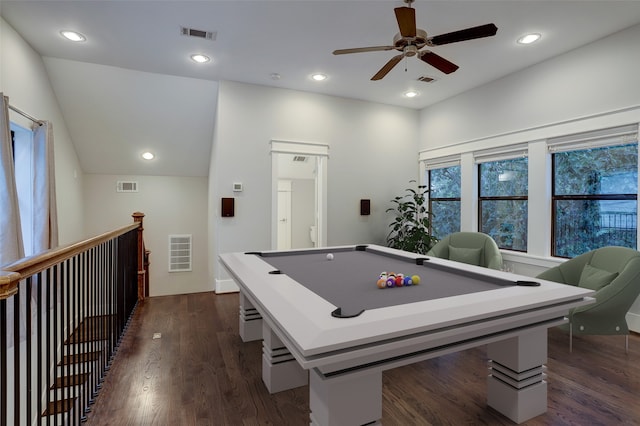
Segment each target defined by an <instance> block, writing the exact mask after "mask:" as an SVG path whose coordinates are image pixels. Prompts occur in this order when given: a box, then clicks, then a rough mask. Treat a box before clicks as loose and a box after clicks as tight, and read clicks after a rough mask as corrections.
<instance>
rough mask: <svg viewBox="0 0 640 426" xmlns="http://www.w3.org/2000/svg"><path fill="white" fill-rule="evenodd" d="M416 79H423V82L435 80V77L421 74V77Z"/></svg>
mask: <svg viewBox="0 0 640 426" xmlns="http://www.w3.org/2000/svg"><path fill="white" fill-rule="evenodd" d="M418 81H423V82H425V83H431V82H433V81H436V79H435V78H433V77H429V76H426V75H423V76H422V77H420V78H418Z"/></svg>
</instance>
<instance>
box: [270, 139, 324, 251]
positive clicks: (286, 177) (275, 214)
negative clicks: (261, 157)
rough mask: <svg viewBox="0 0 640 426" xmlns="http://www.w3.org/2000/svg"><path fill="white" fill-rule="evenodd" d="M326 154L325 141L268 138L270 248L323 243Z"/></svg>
mask: <svg viewBox="0 0 640 426" xmlns="http://www.w3.org/2000/svg"><path fill="white" fill-rule="evenodd" d="M328 156H329V146H328V145H327V144H315V143H309V142H288V141H279V140H271V188H272V193H271V247H272V249H275V250H285V249H287V248H292V249H296V248H311V247H324V246H325V244H326V241H327V159H328ZM284 181H288V184H284V183H281V182H284ZM284 185H288V187H287V186H284ZM281 206H282V207H281ZM285 212H286V213H285Z"/></svg>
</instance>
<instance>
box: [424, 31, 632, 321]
mask: <svg viewBox="0 0 640 426" xmlns="http://www.w3.org/2000/svg"><path fill="white" fill-rule="evenodd" d="M638 41H640V25H635V26H633V27H631V28H628V29H626V30H624V31H621V32H619V33H616V34H613V35H611V36H609V37H606V38H604V39H601V40H599V41H596V42H594V43H591V44H589V45H587V46H584V47H581V48H579V49H575V50H573V51H571V52H569V53H567V54H564V55H561V56H558V57H555V58H553V59H550V60H548V61H545V62H543V63H540V64H537V65H535V66H532V67H530V68H528V69H525V70H523V71H521V72H518V73H515V74H511V75H509V76H506V77H504V78H502V79H500V80H497V81H494V82H492V83H489V84H487V85H484V86H481V87H479V88H477V89H474V90H471V91H468V92H465V93H463V94H461V95H459V96H456V97H454V98H451V99H448V100H445V101H443V102H440V103H438V104H435V105H433V106H431V107H429V108H426V109H424V110H422V111H421V112H420V129H419V138H420V140H419V150H420V151H421V157H422V158H438V157H443V156H447V155H456V154H461V155H462V159H463V167H465V164H466V166H467V168H469V167H472V163H473V160H472V155H471V153H472V152H473V151H474V150H480V149H486V148H489V147H496V146H500V145H503V146H508V145H511V144H517V143H523V142H524V143H527V145H528V151H529V175H530V177H529V192H530V200H529V222H530V223H529V235H530V239H529V249H528V253H527V254H525V255H521V254H517V253H508V252H505V255H504V257H505V260H507V262H508V263H509V266H510V267H512V268H513V269H514V270H515V271H516V272H519V273H523V274H527V275H536V274H537V273H539V272H541V271H542V270H544V269H546V268H548V267H550V266H553V265H555V264H557V263H558V262H559V259H552V258H550V257H549V251H550V250H549V245H550V243H549V241H550V238H551V236H550V228H551V226H550V218H551V213H550V212H551V210H550V205H549V201H548V200H549V196H550V195H549V194H550V193H549V188H550V182H549V181H548V179H549V173H548V170H550V168H549V167H550V165H549V155H548V154H547V152H546V145H545V140H546V139H547V138H549V137H554V136H562V135H568V134H572V133H577V132H584V131H589V130H595V129H602V128H607V127H614V126H620V125H625V124H632V123H638V122H640V85H638V83H637V75H638V69H640V53H639V52H640V50H639V49H638ZM470 158H471V160H469V159H470ZM470 164H471V166H469V165H470ZM462 197H463V198H465V197H467V198H471V199H473V198H474V195H473V190H472V189H469V188H463V195H462ZM471 216H474V219H473V220H475V217H477V215H473V214H471ZM469 217H470V216H469ZM628 322H629V325H630V326H632V327H633V328H634V330H636V331H640V300H638V301H637V302H636V304H635V305H634V307H632V309H631V311H630V314H629V315H628ZM633 324H635V325H633Z"/></svg>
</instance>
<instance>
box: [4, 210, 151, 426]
mask: <svg viewBox="0 0 640 426" xmlns="http://www.w3.org/2000/svg"><path fill="white" fill-rule="evenodd" d="M143 217H144V214H142V213H138V212H136V213H134V214H133V218H134V223H133V224H131V225H127V226H124V227H122V228H119V229H116V230H113V231H111V232H107V233H104V234H102V235H98V236H96V237H93V238H90V239H88V240H85V241H81V242H78V243H75V244H71V245H68V246H65V247H59V248H56V249H52V250H48V251H45V252H43V253H40V254H38V255H35V256H31V257H28V258H25V259H22V260H20V261H18V262H15V263H12V264H10V265H6V266H4V267H3V268H1V270H0V426H5V425H25V426H30V425H33V424H47V425H49V424H55V425H60V424H65V425H71V424H72V425H76V424H79V423H80V422H82V421H84V420H85V419H86V414H87V413H88V412H89V410H90V409H91V404H92V403H93V402H94V400H95V397H96V396H97V394H98V392H99V390H100V387H101V385H102V382H103V380H104V377H105V374H106V373H107V371H108V370H109V367H110V365H111V362H112V359H113V356H114V355H115V352H116V350H117V348H118V345H119V343H120V340H121V339H122V337H123V335H124V332H125V330H126V327H127V325H128V322H129V320H130V318H131V316H132V314H133V312H134V310H135V308H136V306H137V304H138V301H139V300H143V299H144V297H145V295H146V294H147V292H148V281H147V278H148V277H147V273H146V266H145V264H147V265H148V252H147V251H145V249H144V243H143V235H142V230H143V224H142V222H143ZM145 283H147V284H146V285H145ZM145 288H147V290H146V291H145Z"/></svg>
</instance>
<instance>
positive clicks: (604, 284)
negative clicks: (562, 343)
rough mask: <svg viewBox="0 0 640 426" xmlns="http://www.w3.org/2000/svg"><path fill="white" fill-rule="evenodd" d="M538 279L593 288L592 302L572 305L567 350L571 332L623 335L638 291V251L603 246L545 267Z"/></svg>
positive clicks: (566, 327)
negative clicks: (593, 300)
mask: <svg viewBox="0 0 640 426" xmlns="http://www.w3.org/2000/svg"><path fill="white" fill-rule="evenodd" d="M538 278H541V279H544V280H549V281H555V282H558V283H563V284H569V285H574V286H579V287H585V288H590V289H592V290H595V291H596V293H595V299H596V301H595V303H592V304H590V305H587V306H581V307H578V308H574V309H572V310H571V311H570V313H569V323H568V324H566V325H563V326H561V327H562V328H564V329H565V330H568V331H569V350H571V349H573V347H572V338H573V335H574V334H598V335H605V334H620V335H625V348H626V349H627V350H628V347H629V328H628V326H627V320H626V315H627V312H628V311H629V308H630V307H631V305H632V304H633V302H634V301H635V300H636V298H637V297H638V294H640V252H638V251H637V250H633V249H630V248H626V247H612V246H609V247H602V248H599V249H596V250H592V251H590V252H588V253H585V254H582V255H580V256H577V257H575V258H573V259H570V260H567V261H566V262H564V263H562V264H561V265H559V266H556V267H554V268H551V269H548V270H547V271H545V272H543V273H541V274H540V275H538Z"/></svg>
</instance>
